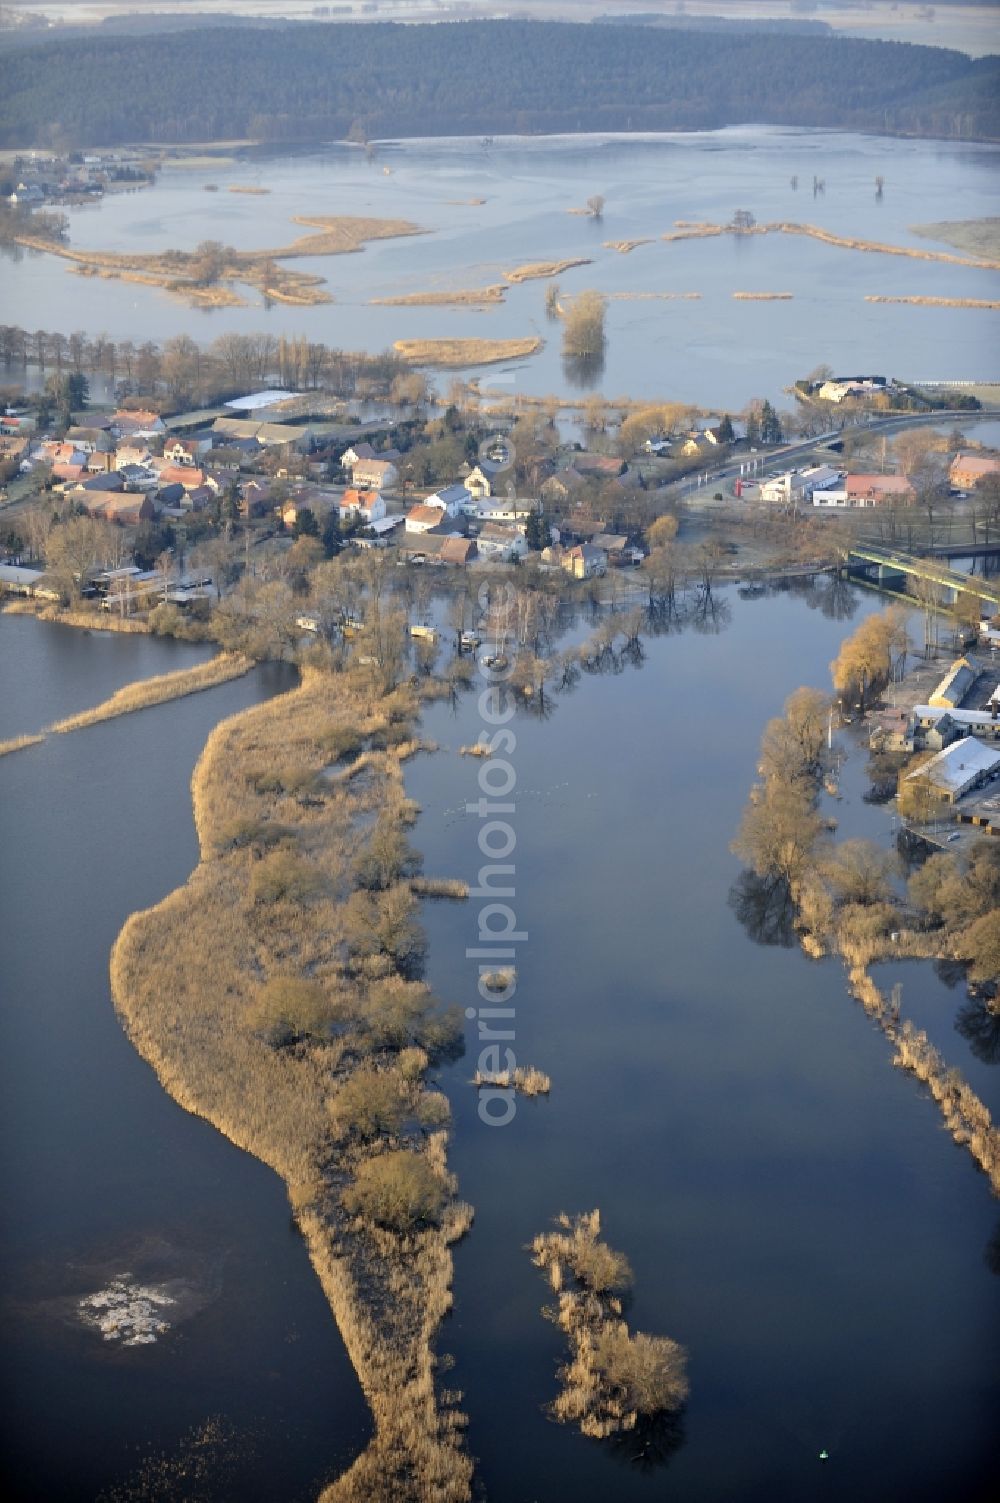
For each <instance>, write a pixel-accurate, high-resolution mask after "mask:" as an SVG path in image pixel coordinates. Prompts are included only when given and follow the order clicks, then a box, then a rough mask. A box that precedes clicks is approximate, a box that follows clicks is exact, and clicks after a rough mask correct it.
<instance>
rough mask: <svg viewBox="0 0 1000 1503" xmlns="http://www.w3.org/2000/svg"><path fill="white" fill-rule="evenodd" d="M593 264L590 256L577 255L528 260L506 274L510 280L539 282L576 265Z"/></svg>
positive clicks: (569, 269)
mask: <svg viewBox="0 0 1000 1503" xmlns="http://www.w3.org/2000/svg"><path fill="white" fill-rule="evenodd" d="M591 264H592V262H591V259H590V257H589V256H575V257H573V258H571V259H570V260H567V261H526V262H525V264H524V265H523V266H515V268H514V270H513V271H505V272H504V276H505V277H506V278H507V281H508V282H515V283H516V282H537V281H540V280H541V279H542V278H544V277H558V276H562V274H563V272H564V271H572V269H573V267H574V266H590V265H591Z"/></svg>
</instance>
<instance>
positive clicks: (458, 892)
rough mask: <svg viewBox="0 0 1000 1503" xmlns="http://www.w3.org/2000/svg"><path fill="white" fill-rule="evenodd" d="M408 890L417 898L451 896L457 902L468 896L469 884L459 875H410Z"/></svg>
mask: <svg viewBox="0 0 1000 1503" xmlns="http://www.w3.org/2000/svg"><path fill="white" fill-rule="evenodd" d="M410 891H411V892H412V893H413V895H414V897H417V898H453V899H455V901H456V902H458V901H461V900H463V899H465V898H467V897H468V896H469V884H468V882H464V881H462V879H461V878H460V877H411V878H410Z"/></svg>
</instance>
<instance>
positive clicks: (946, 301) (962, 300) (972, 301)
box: [865, 292, 1000, 308]
mask: <svg viewBox="0 0 1000 1503" xmlns="http://www.w3.org/2000/svg"><path fill="white" fill-rule="evenodd" d="M865 302H866V303H906V304H907V305H908V306H909V307H911V308H1000V302H998V301H996V300H995V299H993V298H983V297H887V296H885V295H884V294H881V293H878V294H876V293H872V292H869V293H866V295H865Z"/></svg>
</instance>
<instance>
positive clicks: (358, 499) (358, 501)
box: [340, 488, 385, 523]
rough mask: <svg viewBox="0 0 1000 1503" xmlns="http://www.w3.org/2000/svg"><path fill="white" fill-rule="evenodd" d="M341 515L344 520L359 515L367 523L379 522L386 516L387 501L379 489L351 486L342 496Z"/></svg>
mask: <svg viewBox="0 0 1000 1503" xmlns="http://www.w3.org/2000/svg"><path fill="white" fill-rule="evenodd" d="M340 515H341V518H342V519H343V520H347V519H349V518H351V517H359V518H360V519H361V521H362V522H365V523H371V522H377V521H378V520H379V519H380V518H382V517H384V516H385V502H384V501H383V500H382V497H381V496H380V495H379V493H378V491H359V490H355V489H354V488H351V489H350V490H346V491H345V492H344V494H343V495H342V496H341V498H340Z"/></svg>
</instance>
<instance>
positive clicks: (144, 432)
mask: <svg viewBox="0 0 1000 1503" xmlns="http://www.w3.org/2000/svg"><path fill="white" fill-rule="evenodd" d="M109 426H110V428H111V431H112V433H114V434H116V435H117V437H118V438H136V437H142V438H152V437H153V435H154V434H157V433H165V432H166V431H167V430H166V424H165V423H164V421H163V419H162V418H161V417H160V414H159V413H158V412H151V411H136V412H115V413H113V414H112V416H111V420H110V425H109Z"/></svg>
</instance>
